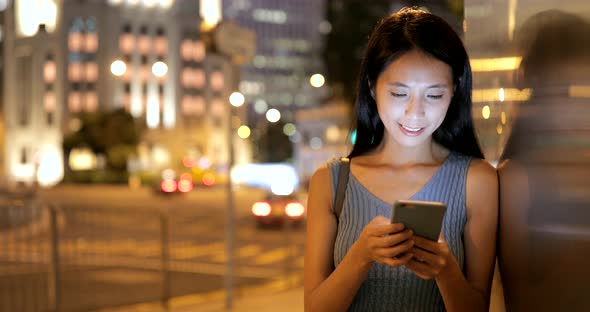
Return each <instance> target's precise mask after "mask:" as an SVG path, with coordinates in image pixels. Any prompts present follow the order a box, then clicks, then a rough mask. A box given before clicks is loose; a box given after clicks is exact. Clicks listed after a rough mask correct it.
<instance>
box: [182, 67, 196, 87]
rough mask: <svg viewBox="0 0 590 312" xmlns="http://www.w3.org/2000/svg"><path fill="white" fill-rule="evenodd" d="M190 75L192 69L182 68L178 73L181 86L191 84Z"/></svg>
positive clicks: (191, 74)
mask: <svg viewBox="0 0 590 312" xmlns="http://www.w3.org/2000/svg"><path fill="white" fill-rule="evenodd" d="M192 76H193V70H192V69H191V68H185V69H183V70H182V73H181V74H180V83H181V84H182V86H183V87H185V88H188V87H190V86H191V85H192V82H191V80H192Z"/></svg>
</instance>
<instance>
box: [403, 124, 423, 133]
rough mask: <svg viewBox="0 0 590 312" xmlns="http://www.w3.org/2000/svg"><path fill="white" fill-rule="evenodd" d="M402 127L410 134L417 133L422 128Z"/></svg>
mask: <svg viewBox="0 0 590 312" xmlns="http://www.w3.org/2000/svg"><path fill="white" fill-rule="evenodd" d="M402 127H403V128H404V129H406V130H408V131H411V132H416V131H419V130H420V129H422V128H410V127H406V126H404V125H402Z"/></svg>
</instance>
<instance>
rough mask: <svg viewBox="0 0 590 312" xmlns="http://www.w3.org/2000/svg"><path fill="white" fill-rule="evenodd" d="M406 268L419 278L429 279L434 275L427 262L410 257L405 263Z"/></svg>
mask: <svg viewBox="0 0 590 312" xmlns="http://www.w3.org/2000/svg"><path fill="white" fill-rule="evenodd" d="M405 266H406V268H408V269H409V270H410V271H412V272H414V274H416V275H418V277H420V278H421V279H425V280H430V279H432V278H433V277H434V274H433V270H432V268H431V267H429V266H428V265H427V264H425V263H422V262H420V261H417V260H416V259H414V258H412V259H410V260H408V262H406V264H405Z"/></svg>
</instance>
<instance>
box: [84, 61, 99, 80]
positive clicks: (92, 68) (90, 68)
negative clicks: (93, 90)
mask: <svg viewBox="0 0 590 312" xmlns="http://www.w3.org/2000/svg"><path fill="white" fill-rule="evenodd" d="M96 80H98V64H96V63H87V64H86V81H88V82H96Z"/></svg>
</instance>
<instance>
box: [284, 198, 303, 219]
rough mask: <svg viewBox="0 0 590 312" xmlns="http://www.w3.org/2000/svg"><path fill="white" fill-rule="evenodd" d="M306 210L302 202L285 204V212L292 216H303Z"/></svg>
mask: <svg viewBox="0 0 590 312" xmlns="http://www.w3.org/2000/svg"><path fill="white" fill-rule="evenodd" d="M304 212H305V208H304V207H303V205H302V204H300V203H296V202H293V203H288V204H287V206H285V214H286V215H287V216H289V217H291V218H297V217H301V216H302V215H303V213H304Z"/></svg>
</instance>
